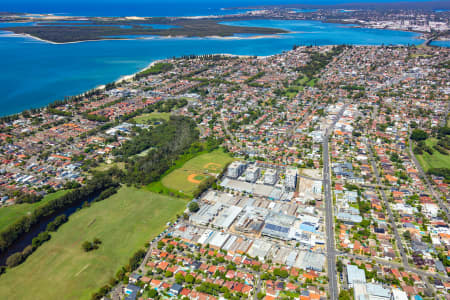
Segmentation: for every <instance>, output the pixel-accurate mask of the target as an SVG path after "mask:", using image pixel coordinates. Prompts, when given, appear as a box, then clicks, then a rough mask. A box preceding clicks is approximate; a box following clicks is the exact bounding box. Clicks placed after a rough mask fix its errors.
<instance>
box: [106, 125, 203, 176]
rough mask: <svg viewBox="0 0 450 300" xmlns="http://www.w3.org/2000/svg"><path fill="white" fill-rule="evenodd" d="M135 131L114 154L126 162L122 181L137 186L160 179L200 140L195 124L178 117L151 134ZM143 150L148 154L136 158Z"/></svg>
mask: <svg viewBox="0 0 450 300" xmlns="http://www.w3.org/2000/svg"><path fill="white" fill-rule="evenodd" d="M137 130H138V135H136V136H135V137H134V138H133V139H131V140H130V141H128V142H126V143H125V144H124V145H123V146H122V147H121V148H120V149H117V150H116V151H115V154H116V155H118V156H119V157H121V160H123V161H125V162H126V176H125V177H124V178H123V181H124V182H125V183H128V184H136V185H142V184H148V183H150V182H152V181H155V180H157V179H159V178H160V176H161V175H162V174H163V173H164V172H165V171H166V170H167V169H169V168H170V167H171V166H172V164H173V163H174V162H175V160H176V159H177V158H178V156H179V155H181V154H183V153H184V152H185V151H186V150H188V149H189V148H190V147H191V144H193V143H194V142H196V141H198V136H199V134H198V131H197V129H196V124H195V122H194V121H192V120H191V119H189V118H186V117H179V116H172V117H171V118H170V120H169V121H168V122H167V123H164V124H162V125H160V126H158V127H156V128H154V129H152V130H145V129H137ZM144 150H147V153H146V154H145V155H141V156H138V155H136V154H139V153H142V152H143V151H144Z"/></svg>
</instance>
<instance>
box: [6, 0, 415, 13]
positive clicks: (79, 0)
mask: <svg viewBox="0 0 450 300" xmlns="http://www.w3.org/2000/svg"><path fill="white" fill-rule="evenodd" d="M396 1H398V0H377V1H376V2H396ZM408 1H422V0H408ZM351 2H358V3H361V2H374V1H373V0H302V1H298V0H127V1H124V0H40V1H35V0H2V1H1V5H0V11H10V12H27V13H54V14H65V15H76V16H80V15H83V16H197V15H213V14H214V15H221V14H229V13H238V12H242V11H245V10H223V8H230V7H249V6H260V5H277V4H298V3H302V4H307V5H308V4H309V5H322V4H323V5H328V4H339V3H351Z"/></svg>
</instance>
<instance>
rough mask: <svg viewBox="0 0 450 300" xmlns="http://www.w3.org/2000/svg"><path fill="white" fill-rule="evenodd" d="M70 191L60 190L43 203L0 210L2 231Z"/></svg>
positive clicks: (45, 198)
mask: <svg viewBox="0 0 450 300" xmlns="http://www.w3.org/2000/svg"><path fill="white" fill-rule="evenodd" d="M68 191H69V190H60V191H57V192H55V193H51V194H48V195H46V196H45V197H44V198H43V199H42V200H41V201H39V202H36V203H23V204H16V205H11V206H5V207H2V208H0V231H3V229H5V228H6V227H7V226H8V225H10V224H12V223H14V222H16V221H17V220H18V219H20V218H21V217H23V216H25V215H27V214H31V213H32V212H33V211H34V210H35V209H36V208H38V207H39V206H41V205H44V204H45V203H47V202H48V201H50V200H53V199H56V198H58V197H61V196H62V195H64V194H66V193H67V192H68Z"/></svg>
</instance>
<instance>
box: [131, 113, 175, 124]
mask: <svg viewBox="0 0 450 300" xmlns="http://www.w3.org/2000/svg"><path fill="white" fill-rule="evenodd" d="M169 118H170V113H164V112H162V113H161V112H152V113H149V114H143V115H140V116H137V117H135V118H134V119H133V120H134V121H136V123H139V124H148V123H153V122H155V121H159V120H165V121H168V120H169Z"/></svg>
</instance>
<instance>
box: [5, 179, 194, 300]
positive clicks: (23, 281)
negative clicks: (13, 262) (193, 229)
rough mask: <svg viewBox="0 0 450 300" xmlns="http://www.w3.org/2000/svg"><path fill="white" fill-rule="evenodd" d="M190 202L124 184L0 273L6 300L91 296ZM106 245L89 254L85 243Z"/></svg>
mask: <svg viewBox="0 0 450 300" xmlns="http://www.w3.org/2000/svg"><path fill="white" fill-rule="evenodd" d="M186 203H187V201H186V200H183V199H179V198H173V197H168V196H165V195H158V194H154V193H151V192H149V191H146V190H144V189H135V188H129V187H122V188H121V189H120V190H119V192H118V193H117V194H115V195H113V196H111V197H110V198H108V199H105V200H103V201H101V202H98V203H93V204H92V206H91V207H89V208H87V209H82V210H81V211H79V212H77V213H75V214H73V215H72V216H71V217H70V218H69V221H68V222H67V223H66V224H64V225H62V226H61V227H60V228H59V230H58V231H57V232H55V233H52V238H51V240H50V241H48V242H46V243H45V244H43V245H42V246H41V247H40V248H38V249H37V250H36V252H35V253H33V254H32V255H31V256H30V257H29V258H28V259H27V261H25V262H24V263H23V264H22V265H20V266H18V267H16V268H13V269H10V270H7V272H6V274H3V275H2V276H1V277H0V295H2V297H1V298H2V299H25V300H26V299H43V300H44V299H45V300H48V299H90V297H91V295H92V293H93V292H95V291H97V289H98V288H100V287H101V286H103V285H105V284H107V283H108V280H109V279H110V278H111V277H114V276H115V274H116V272H117V270H118V269H119V268H120V267H122V266H123V265H125V264H127V263H128V260H129V258H130V257H131V256H132V255H133V253H134V252H136V251H137V250H138V249H140V248H142V247H143V246H144V244H145V243H146V242H148V241H150V240H151V238H153V237H154V236H156V235H158V234H159V233H160V232H161V231H162V230H163V229H164V227H165V225H166V223H167V222H168V221H172V220H174V219H175V216H176V214H178V213H182V212H183V210H184V208H185V206H186ZM95 237H98V238H99V239H100V240H101V241H102V244H101V245H100V248H99V249H97V250H94V251H92V252H84V251H83V250H82V249H81V244H82V243H83V242H84V241H92V240H93V239H94V238H95Z"/></svg>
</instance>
